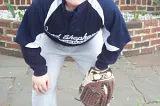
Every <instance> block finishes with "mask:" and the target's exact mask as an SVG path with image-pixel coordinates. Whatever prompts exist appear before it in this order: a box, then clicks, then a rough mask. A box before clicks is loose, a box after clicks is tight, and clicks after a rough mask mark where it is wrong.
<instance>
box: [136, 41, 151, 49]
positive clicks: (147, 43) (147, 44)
mask: <svg viewBox="0 0 160 106" xmlns="http://www.w3.org/2000/svg"><path fill="white" fill-rule="evenodd" d="M148 46H149V41H147V42H140V43H135V46H134V47H135V48H140V47H148Z"/></svg>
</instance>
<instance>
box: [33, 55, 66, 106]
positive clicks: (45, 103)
mask: <svg viewBox="0 0 160 106" xmlns="http://www.w3.org/2000/svg"><path fill="white" fill-rule="evenodd" d="M47 57H48V59H47V58H46V59H47V67H48V73H49V78H50V85H49V90H48V91H47V92H46V93H45V94H37V93H36V92H35V91H34V90H32V106H57V104H56V84H57V78H58V76H59V72H60V68H61V66H62V64H63V61H64V57H58V56H56V55H49V56H47Z"/></svg>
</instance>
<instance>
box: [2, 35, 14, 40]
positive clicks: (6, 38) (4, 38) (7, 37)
mask: <svg viewBox="0 0 160 106" xmlns="http://www.w3.org/2000/svg"><path fill="white" fill-rule="evenodd" d="M0 40H4V41H11V40H12V38H11V37H9V36H1V35H0Z"/></svg>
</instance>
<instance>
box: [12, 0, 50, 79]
mask: <svg viewBox="0 0 160 106" xmlns="http://www.w3.org/2000/svg"><path fill="white" fill-rule="evenodd" d="M43 16H44V15H43V13H41V5H40V3H39V1H38V0H36V1H33V2H32V4H31V5H30V6H29V7H28V8H27V10H26V12H25V14H24V17H23V20H22V22H21V24H20V26H19V28H18V31H17V36H16V39H15V41H16V42H17V43H18V44H19V45H20V46H21V51H22V54H23V57H24V60H25V62H26V63H27V64H28V65H29V66H30V67H31V68H32V69H33V70H34V75H35V76H41V75H44V74H45V73H46V72H47V66H46V61H45V59H44V58H43V57H42V56H41V55H40V52H41V47H40V46H39V45H38V44H37V45H36V44H34V45H33V44H32V45H30V44H31V43H33V42H35V40H36V39H37V37H38V35H39V34H41V33H43V32H44V29H43Z"/></svg>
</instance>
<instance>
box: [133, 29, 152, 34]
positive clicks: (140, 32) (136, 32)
mask: <svg viewBox="0 0 160 106" xmlns="http://www.w3.org/2000/svg"><path fill="white" fill-rule="evenodd" d="M148 33H150V29H141V30H136V31H135V35H138V34H148Z"/></svg>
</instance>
